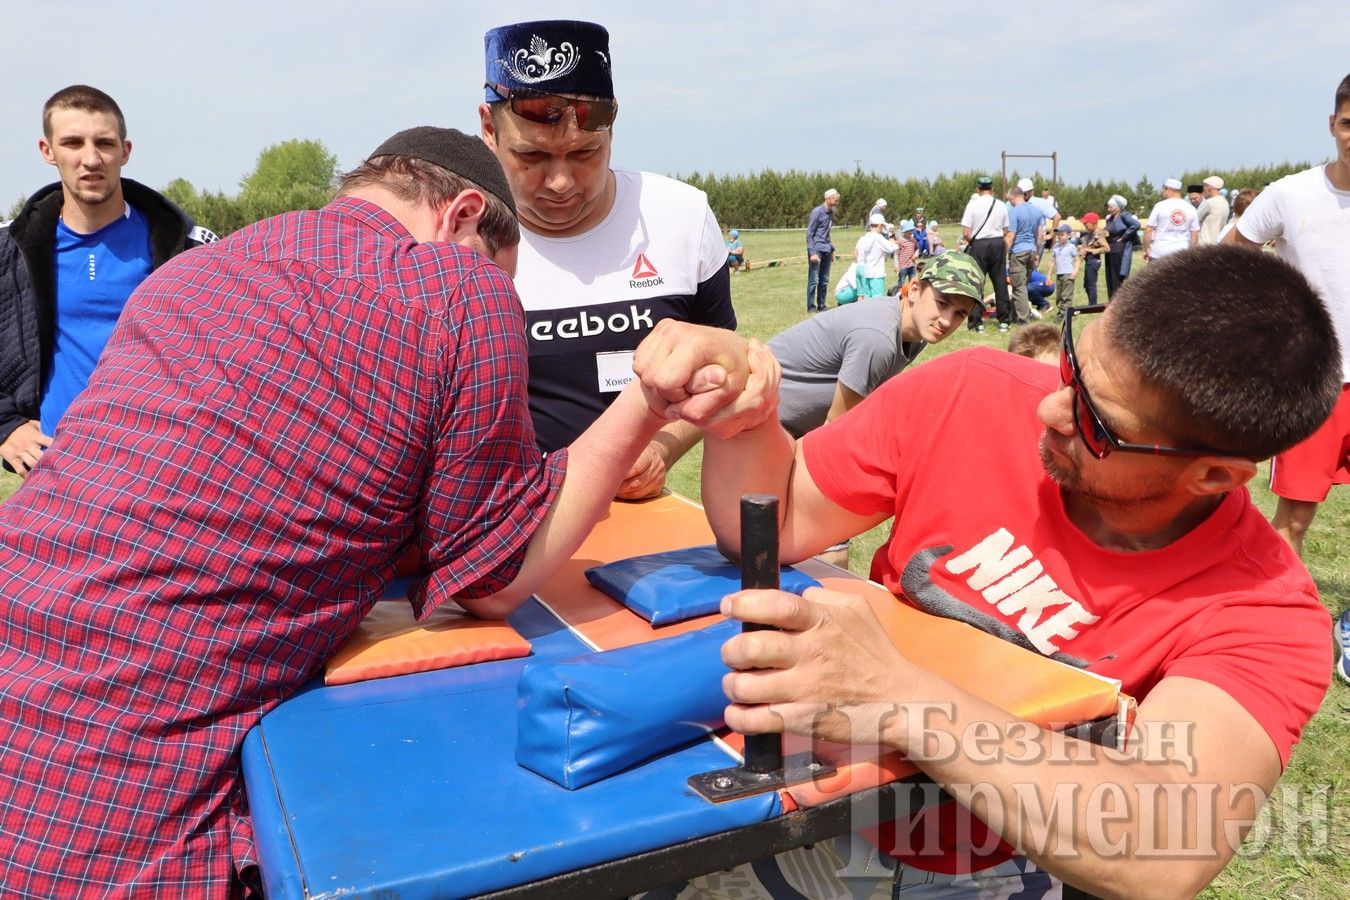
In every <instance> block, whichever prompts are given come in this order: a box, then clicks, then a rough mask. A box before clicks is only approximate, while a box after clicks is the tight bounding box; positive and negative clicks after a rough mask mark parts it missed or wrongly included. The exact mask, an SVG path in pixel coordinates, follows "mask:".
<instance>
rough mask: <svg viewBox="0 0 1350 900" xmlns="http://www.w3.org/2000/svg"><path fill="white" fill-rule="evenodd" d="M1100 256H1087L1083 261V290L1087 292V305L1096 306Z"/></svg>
mask: <svg viewBox="0 0 1350 900" xmlns="http://www.w3.org/2000/svg"><path fill="white" fill-rule="evenodd" d="M1101 267H1102V258H1101V257H1100V256H1087V257H1085V258H1084V259H1083V290H1085V291H1087V298H1088V305H1089V306H1096V305H1097V273H1098V272H1099V271H1100V270H1101Z"/></svg>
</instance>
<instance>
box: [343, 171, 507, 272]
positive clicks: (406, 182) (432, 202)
mask: <svg viewBox="0 0 1350 900" xmlns="http://www.w3.org/2000/svg"><path fill="white" fill-rule="evenodd" d="M367 185H375V186H379V187H382V188H384V189H385V190H387V191H389V192H390V193H391V194H393V195H394V196H395V197H397V198H399V199H400V200H403V201H404V202H406V203H424V204H426V205H428V206H432V207H440V206H441V205H443V204H445V203H449V202H450V201H451V200H453V199H455V198H456V197H458V196H459V195H460V194H461V193H463V192H464V191H478V192H480V193H481V194H482V195H483V199H484V200H485V201H486V202H487V207H486V209H485V210H484V212H483V218H482V219H481V220H479V222H478V236H479V237H481V238H482V239H483V243H484V244H485V245H487V249H488V252H489V253H491V254H494V255H495V254H496V253H497V251H498V250H500V249H501V248H502V247H514V246H515V245H516V244H519V243H520V224H519V223H518V222H517V221H516V217H515V216H514V215H513V214H512V213H511V208H510V207H509V206H507V205H506V203H505V202H504V201H503V200H502V199H501V198H500V197H498V196H497V195H496V194H494V193H492V192H491V191H488V190H484V189H483V187H482V186H480V185H477V184H475V183H473V182H472V181H470V180H469V179H467V178H465V177H464V176H462V175H458V174H456V173H454V172H451V171H450V170H448V169H443V168H441V167H440V166H438V165H435V164H434V163H429V162H426V161H424V160H420V159H415V158H413V157H411V156H396V155H390V154H386V155H382V156H375V157H372V158H370V159H368V160H366V161H365V162H363V163H361V165H359V166H357V167H356V168H355V169H353V170H351V171H350V172H348V173H347V174H345V175H343V176H342V178H341V181H340V182H339V184H338V195H339V196H342V195H344V194H350V193H351V192H352V191H354V190H356V189H357V188H360V187H365V186H367Z"/></svg>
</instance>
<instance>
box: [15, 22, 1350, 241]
mask: <svg viewBox="0 0 1350 900" xmlns="http://www.w3.org/2000/svg"><path fill="white" fill-rule="evenodd" d="M7 6H8V9H7V10H6V12H5V15H4V29H3V33H2V34H0V59H3V60H4V64H5V71H6V72H7V73H8V75H9V77H8V78H7V84H6V87H5V90H4V91H3V92H0V214H2V213H3V212H4V210H6V209H8V207H9V206H10V205H11V204H12V203H13V202H14V200H15V199H17V198H18V197H19V196H20V195H22V194H25V193H28V192H30V191H31V190H33V189H34V188H36V187H37V186H39V185H41V184H45V183H47V182H49V181H51V180H53V178H54V170H52V169H51V168H50V167H48V166H46V165H45V164H43V163H42V161H41V159H40V158H39V156H38V152H37V138H38V137H39V135H40V131H41V121H40V109H41V105H42V102H43V101H44V100H45V99H46V98H47V97H48V96H49V95H50V94H51V93H52V92H54V91H55V90H57V89H58V88H61V87H64V86H65V85H67V84H70V83H75V82H86V83H89V84H93V85H95V86H97V87H100V88H102V89H104V90H106V91H108V92H109V93H110V94H112V95H113V96H114V97H116V98H117V100H118V102H119V103H120V104H121V105H122V108H123V110H124V112H125V114H126V116H127V120H128V128H129V132H130V134H129V136H130V137H131V139H132V141H133V145H134V146H133V151H132V159H131V163H130V164H129V165H128V167H127V169H126V170H125V171H126V174H127V175H128V176H130V177H132V178H136V179H138V180H141V181H144V182H146V183H148V184H151V185H153V186H162V185H164V184H166V183H167V182H168V181H170V180H171V179H173V178H175V177H183V178H187V179H188V180H189V181H191V182H192V183H193V184H194V185H196V186H197V187H198V188H209V189H213V190H224V191H226V192H229V193H233V192H234V191H235V190H236V189H237V187H238V182H239V179H240V178H241V177H242V176H243V175H244V174H245V173H247V172H248V171H249V170H251V169H252V167H253V165H254V162H255V161H256V159H257V156H258V153H259V152H260V151H261V150H262V149H263V148H265V147H267V146H268V145H270V144H273V143H276V142H278V141H283V140H287V139H289V138H314V139H318V140H321V141H323V143H324V144H325V145H326V146H327V147H328V148H329V149H330V150H332V151H333V152H334V153H336V154H337V156H338V159H339V161H340V162H341V164H342V166H343V167H344V168H348V167H350V166H352V165H355V164H356V163H357V162H359V161H360V160H361V159H362V158H363V157H364V156H365V155H366V154H367V153H369V152H370V150H372V149H373V148H374V147H375V146H376V145H377V144H379V142H380V141H382V140H383V139H384V138H385V137H387V136H388V135H390V134H392V133H393V132H395V131H397V130H399V129H401V128H405V127H408V126H411V125H420V124H435V125H447V126H452V127H457V128H461V129H464V130H475V131H476V130H477V127H478V126H477V115H476V112H475V109H476V104H477V103H478V101H479V100H480V99H481V97H482V92H481V87H480V86H481V83H482V72H483V66H482V52H483V50H482V48H483V44H482V35H483V32H484V31H485V30H486V29H487V28H489V27H492V26H494V25H499V24H504V23H507V22H513V21H524V20H528V19H538V18H560V17H575V18H586V19H591V20H592V21H597V22H600V23H601V24H604V25H605V26H606V27H607V28H609V30H610V33H611V50H612V57H613V65H614V77H615V85H616V89H617V92H618V94H619V99H620V105H621V106H620V112H619V119H618V121H617V123H616V130H615V162H616V164H618V165H623V166H630V167H636V168H644V169H649V170H652V171H657V172H664V173H668V174H670V173H688V172H691V171H695V170H697V171H701V172H707V171H715V172H719V173H726V172H746V171H754V170H758V169H761V168H776V169H788V168H797V169H806V170H825V171H837V170H840V169H846V170H851V169H852V168H853V167H854V165H855V161H858V162H860V164H861V165H862V167H863V168H864V169H870V170H875V171H878V172H884V173H888V174H893V175H896V176H899V177H902V178H903V177H908V176H910V175H919V176H932V175H936V174H938V173H939V172H944V171H946V172H950V171H953V170H966V169H972V168H984V169H990V170H995V169H997V167H998V163H999V153H1000V152H1001V151H1004V150H1006V151H1009V152H1013V153H1048V152H1050V151H1057V152H1058V154H1059V160H1060V175H1061V177H1062V178H1064V179H1066V180H1068V181H1071V182H1079V181H1084V180H1087V179H1091V178H1097V177H1100V178H1111V177H1120V178H1124V179H1127V180H1128V181H1129V182H1131V183H1133V182H1134V181H1135V180H1137V179H1138V178H1139V176H1140V175H1148V176H1149V177H1151V178H1153V179H1155V180H1156V179H1161V178H1164V177H1166V176H1168V175H1170V174H1172V173H1174V172H1178V171H1180V170H1181V169H1183V168H1184V169H1191V168H1201V167H1207V166H1211V165H1212V166H1216V167H1218V166H1223V167H1226V166H1236V165H1248V164H1259V163H1264V162H1279V161H1283V160H1304V159H1309V160H1321V159H1324V158H1327V157H1328V156H1329V155H1330V154H1331V153H1332V145H1331V140H1330V138H1329V136H1328V134H1327V130H1326V122H1327V116H1328V115H1329V114H1330V113H1331V104H1332V93H1333V91H1334V89H1335V86H1336V84H1337V83H1338V82H1339V80H1340V79H1341V78H1342V77H1344V76H1345V75H1346V74H1347V66H1350V62H1348V61H1350V56H1348V55H1347V54H1346V53H1345V48H1344V40H1345V34H1346V18H1345V5H1344V2H1343V0H1307V2H1301V0H1290V2H1278V3H1277V2H1265V3H1253V2H1248V0H1233V2H1211V0H1197V2H1187V3H1184V4H1183V3H1175V4H1163V3H1151V2H1131V3H1093V4H1084V3H1078V2H1073V3H1065V2H1054V0H1051V2H1043V3H1036V4H1008V3H991V2H985V0H967V2H962V3H931V2H930V3H911V2H899V3H888V2H883V3H876V2H873V3H870V4H868V3H848V4H834V3H824V2H778V3H740V4H733V3H725V2H723V3H705V2H691V3H667V4H660V5H657V4H636V3H632V2H597V3H585V2H579V3H573V4H560V3H557V2H553V3H538V2H511V0H502V2H491V3H485V2H431V0H389V2H381V3H373V2H354V0H323V2H318V0H296V2H288V0H273V2H269V3H261V2H256V0H235V2H214V3H201V4H184V3H174V4H169V3H152V2H147V0H124V2H121V3H118V4H90V3H79V2H75V0H42V2H14V3H10V4H7ZM733 9H734V10H738V13H736V14H733V13H731V12H730V11H731V10H733ZM264 23H265V24H264ZM1046 171H1047V174H1048V167H1047V169H1046ZM208 224H209V223H208Z"/></svg>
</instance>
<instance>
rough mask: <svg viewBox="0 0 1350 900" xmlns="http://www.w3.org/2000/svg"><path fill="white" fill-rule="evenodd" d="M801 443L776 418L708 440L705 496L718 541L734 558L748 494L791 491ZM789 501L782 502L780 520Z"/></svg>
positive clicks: (782, 495) (780, 494)
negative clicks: (743, 502)
mask: <svg viewBox="0 0 1350 900" xmlns="http://www.w3.org/2000/svg"><path fill="white" fill-rule="evenodd" d="M794 452H795V445H794V442H793V440H792V437H791V436H790V435H789V434H788V433H787V432H786V431H785V430H784V429H783V426H782V425H780V424H779V423H778V419H777V418H776V417H775V418H772V419H768V420H766V421H764V422H763V423H761V424H760V425H758V426H757V427H755V428H752V429H749V430H748V431H743V432H741V433H739V434H737V435H735V436H734V437H731V438H725V439H724V438H718V437H715V436H713V435H711V434H709V435H707V436H705V438H704V440H703V472H702V498H703V508H704V510H705V512H706V513H707V516H708V523H709V524H710V525H711V526H712V530H713V533H714V534H715V535H716V536H717V546H718V548H719V549H720V550H722V552H723V553H725V554H727V556H728V557H730V558H733V559H734V558H739V556H740V542H741V532H740V498H741V495H742V494H748V493H760V494H771V495H773V496H775V497H779V498H783V499H784V500H785V499H786V498H787V497H788V489H789V485H790V481H791V477H792V467H793V455H794ZM786 512H787V503H786V502H780V503H779V506H778V517H779V523H780V525H781V523H782V522H783V521H784V517H785V515H786Z"/></svg>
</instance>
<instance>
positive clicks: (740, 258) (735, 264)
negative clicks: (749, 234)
mask: <svg viewBox="0 0 1350 900" xmlns="http://www.w3.org/2000/svg"><path fill="white" fill-rule="evenodd" d="M727 266H728V267H729V268H730V269H731V271H733V272H735V271H737V270H738V269H741V268H742V267H744V268H747V269H748V268H749V266H748V265H746V262H745V244H743V243H741V233H740V232H739V231H737V230H736V229H735V228H733V229H731V231H730V232H729V233H728V234H727Z"/></svg>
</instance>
